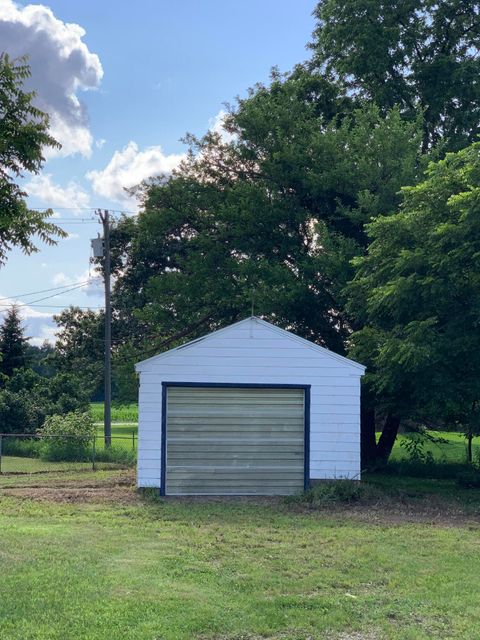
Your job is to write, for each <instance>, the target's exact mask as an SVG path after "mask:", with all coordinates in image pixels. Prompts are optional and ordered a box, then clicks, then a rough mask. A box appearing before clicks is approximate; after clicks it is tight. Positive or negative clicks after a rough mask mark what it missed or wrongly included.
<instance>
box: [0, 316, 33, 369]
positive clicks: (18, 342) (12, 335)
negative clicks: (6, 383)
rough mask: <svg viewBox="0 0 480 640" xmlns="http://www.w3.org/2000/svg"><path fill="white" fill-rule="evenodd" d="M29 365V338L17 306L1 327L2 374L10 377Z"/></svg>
mask: <svg viewBox="0 0 480 640" xmlns="http://www.w3.org/2000/svg"><path fill="white" fill-rule="evenodd" d="M26 363H27V338H26V337H25V334H24V328H23V326H22V320H21V317H20V313H19V310H18V308H17V307H16V306H12V307H10V309H8V311H7V313H6V314H5V317H4V320H3V323H2V326H1V327H0V373H2V374H3V375H4V376H8V377H10V376H11V375H12V374H13V372H14V371H15V369H21V368H23V367H25V365H26Z"/></svg>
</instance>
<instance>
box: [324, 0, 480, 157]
mask: <svg viewBox="0 0 480 640" xmlns="http://www.w3.org/2000/svg"><path fill="white" fill-rule="evenodd" d="M315 13H316V17H317V20H318V23H317V29H316V31H315V39H314V42H313V43H312V48H313V50H314V54H315V55H314V61H315V65H316V66H319V67H320V68H321V69H322V70H324V71H325V72H326V73H327V74H329V75H330V76H332V77H333V78H335V79H336V80H337V81H338V82H339V83H340V84H341V86H343V87H344V89H345V91H347V92H348V93H350V94H352V95H354V96H359V97H361V98H364V99H368V100H371V101H372V102H373V103H374V104H376V105H378V106H379V107H380V108H382V109H383V110H388V109H391V108H392V107H393V106H394V105H400V107H401V109H402V113H404V114H405V115H406V116H407V117H410V118H415V116H416V113H417V112H418V111H419V110H421V111H422V113H423V115H424V131H423V148H424V150H427V149H428V148H429V147H431V146H434V145H438V144H441V145H443V146H445V147H446V148H447V149H450V150H458V149H460V148H462V147H464V146H465V145H467V144H469V143H471V142H474V141H475V140H476V139H477V137H478V135H479V133H480V85H479V83H478V82H477V78H478V76H479V74H480V58H479V53H480V51H479V48H480V7H479V4H478V2H475V1H473V0H442V2H435V1H434V0H390V1H389V2H384V1H383V0H323V1H322V2H320V3H319V4H318V6H317V9H316V12H315Z"/></svg>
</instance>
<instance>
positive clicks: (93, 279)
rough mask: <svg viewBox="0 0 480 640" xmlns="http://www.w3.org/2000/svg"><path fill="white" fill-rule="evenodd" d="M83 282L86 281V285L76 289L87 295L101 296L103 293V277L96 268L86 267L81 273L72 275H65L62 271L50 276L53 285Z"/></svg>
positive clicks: (73, 285)
mask: <svg viewBox="0 0 480 640" xmlns="http://www.w3.org/2000/svg"><path fill="white" fill-rule="evenodd" d="M84 282H88V284H87V285H85V286H84V287H82V288H81V289H78V291H82V292H83V293H86V294H87V296H101V295H103V279H102V276H101V274H100V273H99V271H98V269H97V268H93V267H92V268H91V269H90V270H88V269H86V270H85V271H83V272H82V273H79V274H77V275H74V276H70V275H67V274H66V273H64V272H63V271H60V272H58V273H56V274H55V275H54V276H53V278H52V284H53V285H54V286H55V287H63V286H72V287H75V286H76V285H80V284H82V283H84Z"/></svg>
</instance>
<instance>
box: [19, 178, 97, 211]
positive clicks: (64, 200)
mask: <svg viewBox="0 0 480 640" xmlns="http://www.w3.org/2000/svg"><path fill="white" fill-rule="evenodd" d="M25 190H26V192H27V193H28V195H29V196H30V197H35V198H38V199H39V200H40V201H41V202H44V203H45V206H47V207H52V208H53V209H54V208H55V207H60V208H62V207H67V208H68V209H74V208H76V209H78V210H80V209H82V208H85V207H88V206H89V205H90V196H89V194H88V193H86V191H84V190H83V189H82V187H81V186H80V185H79V184H77V183H76V182H74V181H73V180H71V181H70V182H69V183H68V184H67V186H66V187H61V186H60V185H59V184H56V183H55V182H53V180H52V175H51V174H49V173H47V174H42V175H40V176H34V177H33V178H32V179H31V180H30V181H29V182H27V184H26V185H25Z"/></svg>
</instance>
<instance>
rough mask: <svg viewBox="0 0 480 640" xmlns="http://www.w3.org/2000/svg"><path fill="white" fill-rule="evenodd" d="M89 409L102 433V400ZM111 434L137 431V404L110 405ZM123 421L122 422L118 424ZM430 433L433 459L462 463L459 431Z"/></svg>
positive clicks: (478, 445) (477, 445) (397, 449)
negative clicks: (436, 440) (441, 441)
mask: <svg viewBox="0 0 480 640" xmlns="http://www.w3.org/2000/svg"><path fill="white" fill-rule="evenodd" d="M91 411H92V415H93V418H94V421H95V422H97V423H99V424H98V425H97V432H98V434H99V435H101V434H102V433H103V425H102V424H100V423H102V422H103V402H93V403H92V404H91ZM112 423H117V424H112V434H113V435H119V436H128V437H130V436H132V434H134V433H135V434H136V433H137V425H138V406H137V404H134V403H132V404H128V405H121V406H114V407H112ZM118 423H123V424H118ZM430 433H431V434H432V435H434V436H437V437H441V438H443V439H444V440H447V443H445V444H434V443H431V442H427V443H426V444H425V446H424V451H425V452H428V451H429V452H431V453H432V455H433V457H434V459H435V460H436V461H437V462H454V463H462V462H465V460H466V455H467V447H466V441H465V438H464V437H463V435H462V434H461V433H455V432H451V431H431V432H430ZM405 439H406V436H404V435H400V436H399V437H398V438H397V441H396V443H395V446H394V448H393V452H392V460H401V459H405V458H408V453H407V450H406V449H405V448H404V447H403V446H402V442H403V441H405ZM476 440H477V442H476V441H475V440H474V444H473V451H474V455H475V454H476V452H479V451H480V439H479V438H477V439H476Z"/></svg>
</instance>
